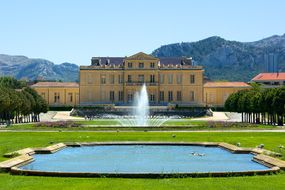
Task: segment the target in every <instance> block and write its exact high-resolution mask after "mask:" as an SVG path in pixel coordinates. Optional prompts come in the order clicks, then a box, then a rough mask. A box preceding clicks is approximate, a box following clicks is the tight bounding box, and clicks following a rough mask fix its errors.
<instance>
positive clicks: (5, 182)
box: [0, 132, 285, 190]
mask: <svg viewBox="0 0 285 190" xmlns="http://www.w3.org/2000/svg"><path fill="white" fill-rule="evenodd" d="M172 134H173V132H2V133H0V145H1V146H0V154H1V155H3V154H4V153H7V152H10V151H14V150H18V149H21V148H26V147H40V146H47V145H49V144H51V143H56V142H75V141H78V142H80V141H84V142H86V141H185V142H187V141H188V142H191V141H212V142H220V141H223V142H228V143H232V144H235V143H237V142H240V143H241V145H242V146H244V147H255V146H257V145H258V144H261V143H263V144H265V148H267V149H270V150H273V151H278V152H281V153H282V154H283V157H282V159H285V151H283V150H280V149H279V148H278V146H279V145H285V133H275V132H270V133H269V132H254V133H253V132H251V133H247V132H235V133H234V132H225V133H221V132H197V133H191V132H179V133H175V134H176V137H175V138H173V137H172ZM5 159H6V158H4V157H0V160H5ZM284 187H285V173H281V174H278V175H272V176H252V177H229V178H181V179H121V178H95V179H91V178H56V177H32V176H12V175H9V174H6V173H2V174H0V189H1V190H6V189H7V190H8V189H9V190H13V189H108V190H109V189H284Z"/></svg>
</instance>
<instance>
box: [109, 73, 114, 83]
mask: <svg viewBox="0 0 285 190" xmlns="http://www.w3.org/2000/svg"><path fill="white" fill-rule="evenodd" d="M114 83H115V75H110V84H114Z"/></svg>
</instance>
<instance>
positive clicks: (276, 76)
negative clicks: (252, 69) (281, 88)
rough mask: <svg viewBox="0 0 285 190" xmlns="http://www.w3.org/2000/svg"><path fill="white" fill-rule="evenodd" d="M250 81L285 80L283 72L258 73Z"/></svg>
mask: <svg viewBox="0 0 285 190" xmlns="http://www.w3.org/2000/svg"><path fill="white" fill-rule="evenodd" d="M251 80H252V81H278V80H282V81H283V80H285V73H260V74H258V75H257V76H255V77H254V78H253V79H251Z"/></svg>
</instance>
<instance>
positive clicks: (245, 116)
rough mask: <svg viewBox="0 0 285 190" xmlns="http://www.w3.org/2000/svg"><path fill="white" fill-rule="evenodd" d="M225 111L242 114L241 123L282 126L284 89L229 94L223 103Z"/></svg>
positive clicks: (255, 89) (256, 88)
mask: <svg viewBox="0 0 285 190" xmlns="http://www.w3.org/2000/svg"><path fill="white" fill-rule="evenodd" d="M225 109H226V110H227V111H231V112H239V113H241V114H242V122H248V123H257V124H259V123H262V124H268V125H279V126H282V125H283V124H284V120H285V118H284V115H285V87H280V88H268V89H264V88H260V87H259V86H257V85H253V87H252V88H251V89H247V90H241V91H238V92H236V93H233V94H231V95H230V96H229V97H228V99H227V100H226V102H225Z"/></svg>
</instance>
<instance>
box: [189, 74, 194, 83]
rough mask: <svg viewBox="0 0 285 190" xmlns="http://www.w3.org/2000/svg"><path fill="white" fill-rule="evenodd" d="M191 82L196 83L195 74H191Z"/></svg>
mask: <svg viewBox="0 0 285 190" xmlns="http://www.w3.org/2000/svg"><path fill="white" fill-rule="evenodd" d="M190 83H191V84H194V83H195V75H190Z"/></svg>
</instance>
